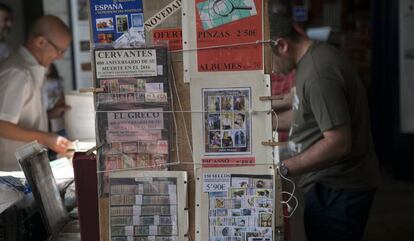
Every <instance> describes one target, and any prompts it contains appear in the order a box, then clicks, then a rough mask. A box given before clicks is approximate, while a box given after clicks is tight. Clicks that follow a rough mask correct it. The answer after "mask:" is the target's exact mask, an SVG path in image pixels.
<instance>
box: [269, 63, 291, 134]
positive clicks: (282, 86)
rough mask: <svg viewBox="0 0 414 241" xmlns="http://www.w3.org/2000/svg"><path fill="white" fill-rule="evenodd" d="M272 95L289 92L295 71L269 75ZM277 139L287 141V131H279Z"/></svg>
mask: <svg viewBox="0 0 414 241" xmlns="http://www.w3.org/2000/svg"><path fill="white" fill-rule="evenodd" d="M270 80H271V89H272V95H283V94H287V93H289V92H290V89H291V88H292V87H293V85H294V83H295V71H292V72H290V73H289V74H288V75H276V74H272V75H271V76H270ZM278 134H279V141H287V140H288V139H289V133H288V132H287V131H279V132H278Z"/></svg>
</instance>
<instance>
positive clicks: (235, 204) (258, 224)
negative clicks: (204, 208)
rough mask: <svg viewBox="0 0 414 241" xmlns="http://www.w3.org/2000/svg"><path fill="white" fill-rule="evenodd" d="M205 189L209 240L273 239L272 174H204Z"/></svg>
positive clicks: (242, 240) (261, 240)
mask: <svg viewBox="0 0 414 241" xmlns="http://www.w3.org/2000/svg"><path fill="white" fill-rule="evenodd" d="M223 175H224V176H225V177H226V178H225V179H223ZM215 177H216V178H215ZM214 179H216V180H214ZM203 186H204V188H203V192H204V193H207V194H208V214H209V216H208V227H209V239H208V240H240V241H256V240H257V241H259V240H260V241H271V240H273V228H272V227H273V217H274V188H273V179H272V176H271V175H246V174H220V173H204V175H203Z"/></svg>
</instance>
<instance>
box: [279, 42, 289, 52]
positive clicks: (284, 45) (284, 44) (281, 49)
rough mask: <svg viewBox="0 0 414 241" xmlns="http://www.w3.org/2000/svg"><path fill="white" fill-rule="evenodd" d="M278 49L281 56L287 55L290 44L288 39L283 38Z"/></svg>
mask: <svg viewBox="0 0 414 241" xmlns="http://www.w3.org/2000/svg"><path fill="white" fill-rule="evenodd" d="M277 47H278V48H279V53H280V54H286V53H287V52H288V51H289V42H288V41H287V39H284V38H281V39H279V42H278V45H277Z"/></svg>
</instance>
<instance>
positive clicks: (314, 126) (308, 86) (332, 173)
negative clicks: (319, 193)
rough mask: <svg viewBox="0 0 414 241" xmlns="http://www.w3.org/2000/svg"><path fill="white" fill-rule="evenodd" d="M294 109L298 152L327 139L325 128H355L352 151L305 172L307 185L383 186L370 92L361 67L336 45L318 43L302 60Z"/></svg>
mask: <svg viewBox="0 0 414 241" xmlns="http://www.w3.org/2000/svg"><path fill="white" fill-rule="evenodd" d="M293 113H294V120H293V125H292V127H291V130H290V138H289V147H290V149H291V150H292V151H294V152H296V153H300V152H303V151H305V150H306V149H308V148H309V147H310V146H312V145H313V144H314V143H316V142H317V141H318V140H320V139H322V138H323V131H326V130H329V129H332V128H334V127H337V126H340V125H343V124H345V123H349V124H350V126H351V132H352V150H351V153H349V154H348V155H347V156H345V157H343V158H341V159H338V160H333V161H332V162H331V163H330V165H329V166H328V167H326V168H324V169H322V170H318V171H314V172H311V173H307V174H305V175H304V176H303V178H302V181H301V186H303V187H306V186H308V185H310V184H312V183H316V182H318V183H321V184H324V185H327V186H330V187H333V188H346V189H360V190H363V189H372V188H375V187H376V186H377V183H378V179H379V170H378V161H377V157H376V154H375V150H374V145H373V142H372V137H371V129H370V128H371V127H370V120H369V109H368V103H367V97H366V91H365V88H364V86H363V85H362V82H361V81H360V79H359V78H358V74H357V72H356V71H355V69H354V68H353V67H352V66H351V64H350V63H349V62H348V61H347V60H346V59H345V58H344V57H343V56H342V55H341V54H340V52H339V51H338V50H337V49H335V48H334V47H332V46H330V45H328V44H325V43H321V42H315V43H313V44H312V46H311V47H310V48H309V49H308V51H307V52H306V54H305V55H304V56H303V57H302V59H301V60H300V62H299V63H298V65H297V68H296V88H295V94H294V97H293ZM332 151H335V150H332Z"/></svg>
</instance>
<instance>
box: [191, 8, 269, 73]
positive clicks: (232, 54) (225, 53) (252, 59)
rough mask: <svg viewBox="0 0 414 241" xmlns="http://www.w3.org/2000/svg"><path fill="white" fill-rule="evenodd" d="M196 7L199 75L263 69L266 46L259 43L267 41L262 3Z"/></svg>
mask: <svg viewBox="0 0 414 241" xmlns="http://www.w3.org/2000/svg"><path fill="white" fill-rule="evenodd" d="M195 3H196V4H195V7H196V9H195V12H196V14H195V15H196V31H197V49H198V51H197V64H198V66H197V69H198V71H199V72H218V71H247V70H249V71H251V70H261V69H263V52H262V51H263V50H262V49H263V48H262V44H257V43H256V41H261V40H262V38H263V31H262V24H263V21H262V18H263V15H262V0H195ZM238 44H239V46H237V45H238ZM225 45H236V46H234V47H233V46H232V47H220V46H225ZM203 48H206V49H204V50H203Z"/></svg>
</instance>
